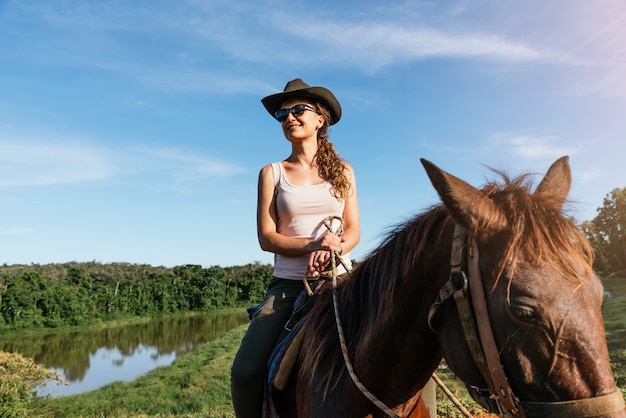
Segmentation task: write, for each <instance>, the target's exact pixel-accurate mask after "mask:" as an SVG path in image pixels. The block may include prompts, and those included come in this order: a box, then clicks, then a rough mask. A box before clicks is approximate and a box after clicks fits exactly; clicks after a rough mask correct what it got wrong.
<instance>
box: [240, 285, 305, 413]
mask: <svg viewBox="0 0 626 418" xmlns="http://www.w3.org/2000/svg"><path fill="white" fill-rule="evenodd" d="M303 289H304V284H303V282H302V281H301V280H285V279H279V278H277V277H274V278H272V281H271V282H270V284H269V286H268V288H267V292H266V293H265V297H264V298H263V302H261V305H260V307H259V310H258V311H257V312H256V313H255V314H254V316H253V317H252V321H251V322H250V326H249V327H248V330H247V331H246V335H244V337H243V339H242V340H241V345H240V346H239V351H237V355H236V356H235V360H234V362H233V365H232V368H231V374H230V378H231V386H230V388H231V395H232V398H233V406H234V408H235V415H237V417H238V418H261V415H262V411H263V394H264V387H263V386H264V381H265V369H266V366H267V361H268V359H269V357H270V355H271V354H272V350H273V349H274V346H275V345H276V342H277V340H278V337H280V334H281V332H282V330H283V327H284V325H285V323H286V322H287V321H288V320H289V317H290V316H291V313H292V310H293V304H294V302H295V301H296V299H297V298H298V296H299V295H300V292H302V290H303Z"/></svg>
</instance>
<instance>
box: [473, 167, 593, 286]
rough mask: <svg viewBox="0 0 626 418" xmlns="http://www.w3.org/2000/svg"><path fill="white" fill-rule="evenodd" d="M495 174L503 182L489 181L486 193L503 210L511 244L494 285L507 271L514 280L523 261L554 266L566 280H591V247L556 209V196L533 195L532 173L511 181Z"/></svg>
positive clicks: (582, 235)
mask: <svg viewBox="0 0 626 418" xmlns="http://www.w3.org/2000/svg"><path fill="white" fill-rule="evenodd" d="M493 171H495V172H496V173H498V174H500V176H501V177H502V179H503V182H502V183H495V182H489V183H487V184H486V185H485V186H484V187H483V189H482V192H483V193H485V194H486V195H487V196H489V198H490V199H491V200H492V201H493V202H494V203H495V204H496V206H497V207H499V208H500V210H501V212H502V213H503V214H504V215H505V217H506V219H507V224H508V228H507V234H508V237H507V239H506V241H507V245H506V246H505V248H504V253H503V256H502V257H501V258H500V264H499V266H498V269H497V271H496V273H495V277H496V280H495V281H494V286H495V285H496V284H497V282H498V280H499V279H500V277H501V276H502V274H503V273H504V271H505V270H506V271H507V272H508V274H509V276H511V277H510V278H511V279H512V276H513V275H514V274H515V272H516V268H517V266H518V264H519V263H520V262H522V261H524V262H529V263H532V264H542V265H544V266H547V267H550V268H552V269H554V270H555V271H557V272H559V273H560V274H561V275H562V276H563V277H565V278H579V277H589V276H590V275H591V274H592V271H593V269H592V265H593V250H592V247H591V244H590V243H589V241H588V240H587V238H586V237H585V235H584V234H583V233H582V231H581V230H580V229H579V228H578V227H577V226H576V225H575V223H574V221H573V220H572V219H571V218H567V217H565V216H564V215H563V213H562V212H561V207H560V206H559V207H558V209H556V208H555V207H554V204H553V202H552V196H550V195H549V194H540V195H537V194H533V193H531V188H532V182H531V181H530V174H522V175H520V176H519V177H517V178H515V179H513V180H511V179H509V177H508V176H507V175H506V174H505V173H503V172H501V171H497V170H493ZM580 268H583V270H584V274H581V271H580Z"/></svg>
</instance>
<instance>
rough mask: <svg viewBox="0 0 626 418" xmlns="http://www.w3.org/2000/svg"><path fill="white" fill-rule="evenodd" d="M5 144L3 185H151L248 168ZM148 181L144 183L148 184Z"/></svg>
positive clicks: (169, 152)
mask: <svg viewBox="0 0 626 418" xmlns="http://www.w3.org/2000/svg"><path fill="white" fill-rule="evenodd" d="M51 142H52V141H46V142H45V143H41V142H28V140H24V139H23V140H20V141H12V142H9V141H4V142H0V187H5V188H8V187H20V186H53V185H59V184H74V183H85V182H94V181H105V180H116V181H129V180H130V179H133V178H137V177H144V178H148V180H147V181H148V184H151V185H156V184H163V183H165V184H167V183H175V184H181V183H189V182H194V181H199V180H203V179H207V178H218V177H232V176H235V175H238V174H241V173H244V172H246V169H245V168H243V167H241V166H238V165H236V164H232V163H229V162H227V161H224V160H221V159H219V158H215V157H210V156H199V155H197V154H194V153H193V152H191V151H183V150H180V149H174V148H158V147H156V148H150V149H148V148H127V149H126V148H117V149H115V148H105V147H102V146H94V145H91V144H86V143H79V142H73V143H63V142H59V141H56V142H55V143H51ZM144 182H145V180H144Z"/></svg>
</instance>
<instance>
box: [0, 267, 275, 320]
mask: <svg viewBox="0 0 626 418" xmlns="http://www.w3.org/2000/svg"><path fill="white" fill-rule="evenodd" d="M272 273H273V268H272V266H270V265H263V264H260V263H254V264H248V265H245V266H236V267H220V266H213V267H209V268H203V267H202V266H199V265H191V264H190V265H184V266H178V267H174V268H172V269H170V268H166V267H151V266H147V265H131V264H124V263H121V264H115V263H114V264H100V263H95V262H93V263H66V264H50V265H43V266H41V265H37V264H34V265H30V266H17V265H16V266H7V265H4V266H0V332H1V331H3V330H4V331H14V330H21V329H35V328H55V327H61V326H74V325H86V324H92V323H99V322H103V321H110V320H116V319H124V318H130V317H145V316H156V315H162V314H173V313H182V312H206V311H211V310H216V309H222V308H231V307H241V306H247V305H250V304H256V303H258V302H259V301H260V299H261V297H262V296H263V294H264V292H265V289H266V287H267V285H268V283H269V281H270V279H271V277H272Z"/></svg>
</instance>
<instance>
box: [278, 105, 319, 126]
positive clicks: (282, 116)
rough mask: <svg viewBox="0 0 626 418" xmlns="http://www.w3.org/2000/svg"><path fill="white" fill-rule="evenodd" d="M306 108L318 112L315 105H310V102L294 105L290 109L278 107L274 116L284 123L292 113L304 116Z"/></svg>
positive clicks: (296, 115)
mask: <svg viewBox="0 0 626 418" xmlns="http://www.w3.org/2000/svg"><path fill="white" fill-rule="evenodd" d="M305 110H310V111H311V112H315V113H317V110H315V108H314V107H312V106H309V105H308V104H297V105H295V106H292V107H291V108H289V109H278V110H277V111H276V112H275V113H274V117H275V118H276V120H277V121H279V122H281V123H282V122H284V121H286V120H287V118H288V117H289V114H290V113H291V114H292V115H294V116H295V117H298V116H302V115H303V114H304V111H305Z"/></svg>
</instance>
